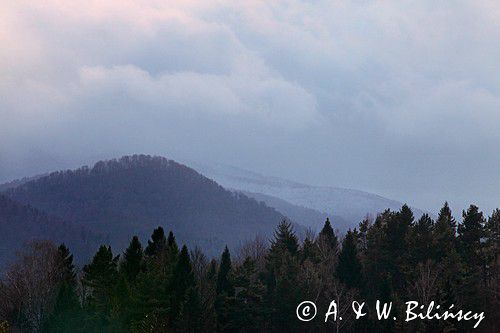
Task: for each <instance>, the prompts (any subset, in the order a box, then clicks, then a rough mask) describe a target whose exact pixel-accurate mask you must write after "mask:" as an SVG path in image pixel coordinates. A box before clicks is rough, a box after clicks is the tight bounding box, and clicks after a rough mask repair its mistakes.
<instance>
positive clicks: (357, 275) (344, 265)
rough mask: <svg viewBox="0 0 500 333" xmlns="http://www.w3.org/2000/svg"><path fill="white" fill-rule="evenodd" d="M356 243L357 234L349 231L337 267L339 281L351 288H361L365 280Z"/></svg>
mask: <svg viewBox="0 0 500 333" xmlns="http://www.w3.org/2000/svg"><path fill="white" fill-rule="evenodd" d="M356 243H357V239H356V237H355V234H354V233H353V232H352V231H351V230H349V231H348V232H347V235H346V236H345V239H344V242H343V243H342V250H341V251H340V255H339V264H338V266H337V276H338V278H339V280H340V281H341V282H343V283H344V284H345V285H346V286H348V287H350V288H360V287H361V281H362V278H363V276H362V270H361V263H360V261H359V258H358V249H357V246H356Z"/></svg>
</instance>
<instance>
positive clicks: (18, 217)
mask: <svg viewBox="0 0 500 333" xmlns="http://www.w3.org/2000/svg"><path fill="white" fill-rule="evenodd" d="M34 239H47V240H52V241H54V242H55V243H56V244H59V243H62V242H64V243H66V244H67V245H68V246H69V247H71V249H72V250H73V251H74V252H75V253H79V254H80V255H79V258H80V259H82V260H86V259H88V257H89V256H90V254H91V253H92V252H93V251H95V248H96V246H97V245H98V243H99V242H100V241H103V240H104V239H103V238H102V237H101V236H99V235H97V234H95V233H92V232H90V231H89V230H88V229H87V228H85V227H83V226H78V225H75V224H72V223H69V222H65V221H63V220H61V219H59V218H56V217H53V216H49V215H47V214H46V213H44V212H42V211H40V210H38V209H35V208H33V207H30V206H27V205H21V204H19V203H17V202H15V201H13V200H12V199H10V198H8V197H6V196H4V195H0V271H2V267H6V263H7V262H8V261H9V260H10V259H12V258H13V257H14V254H15V253H16V252H17V251H19V250H20V249H21V247H22V246H23V245H24V244H25V243H27V242H29V241H31V240H34Z"/></svg>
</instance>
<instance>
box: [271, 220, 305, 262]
mask: <svg viewBox="0 0 500 333" xmlns="http://www.w3.org/2000/svg"><path fill="white" fill-rule="evenodd" d="M298 250H299V240H298V238H297V236H296V235H295V232H294V231H293V227H292V224H291V223H289V222H287V221H286V220H283V221H281V223H280V224H279V225H278V227H277V229H276V230H275V232H274V239H273V241H272V243H271V252H276V251H287V252H288V253H290V254H291V255H296V254H297V252H298Z"/></svg>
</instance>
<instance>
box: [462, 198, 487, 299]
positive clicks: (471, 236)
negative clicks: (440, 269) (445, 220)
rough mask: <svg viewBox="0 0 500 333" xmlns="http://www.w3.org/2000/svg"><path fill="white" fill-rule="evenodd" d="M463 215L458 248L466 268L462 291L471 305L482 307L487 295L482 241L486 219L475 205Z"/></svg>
mask: <svg viewBox="0 0 500 333" xmlns="http://www.w3.org/2000/svg"><path fill="white" fill-rule="evenodd" d="M462 216H463V221H462V223H461V224H460V225H459V226H458V249H459V253H460V256H461V257H462V260H463V263H464V268H465V269H464V278H463V284H462V288H461V292H462V297H463V298H464V301H465V302H467V303H468V304H469V305H470V306H473V307H480V306H481V303H482V301H483V299H484V297H485V290H484V288H482V286H484V284H485V282H486V281H485V280H486V261H485V257H484V253H483V244H482V243H481V239H482V238H483V237H484V235H485V234H484V223H485V220H484V217H483V213H482V212H481V211H479V208H478V207H477V206H475V205H470V206H469V208H468V209H467V211H464V212H463V213H462Z"/></svg>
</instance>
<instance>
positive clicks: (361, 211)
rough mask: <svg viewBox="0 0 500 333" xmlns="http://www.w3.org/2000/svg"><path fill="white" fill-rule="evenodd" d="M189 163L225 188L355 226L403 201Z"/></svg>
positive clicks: (217, 165)
mask: <svg viewBox="0 0 500 333" xmlns="http://www.w3.org/2000/svg"><path fill="white" fill-rule="evenodd" d="M189 165H190V166H191V167H193V168H194V169H196V170H197V171H198V172H201V173H203V174H204V175H206V176H207V177H209V178H212V179H214V180H215V181H217V182H218V183H219V184H221V185H222V186H224V187H226V188H231V189H235V190H239V191H247V192H252V193H261V194H265V195H268V196H273V197H277V198H280V199H283V200H285V201H288V202H289V203H292V204H294V205H299V206H303V207H307V208H311V209H314V210H317V211H320V212H325V213H327V214H328V215H330V216H332V215H337V216H340V217H341V218H342V219H344V220H347V221H348V222H349V224H350V226H351V227H353V226H356V225H357V224H358V223H359V222H360V221H361V220H362V219H363V218H364V217H365V216H366V215H367V214H370V215H376V214H378V213H380V212H382V211H384V210H385V209H387V208H390V209H392V210H398V209H400V208H401V206H402V205H403V203H401V202H398V201H395V200H391V199H387V198H384V197H382V196H379V195H376V194H371V193H367V192H363V191H358V190H351V189H344V188H338V187H327V186H312V185H306V184H300V183H297V182H293V181H289V180H286V179H281V178H277V177H268V176H263V175H260V174H258V173H255V172H251V171H247V170H242V169H239V168H235V167H230V166H225V165H221V164H211V165H203V164H199V163H195V162H189ZM413 212H414V214H415V215H416V216H420V215H422V214H423V212H422V211H421V210H419V209H414V208H413Z"/></svg>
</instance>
